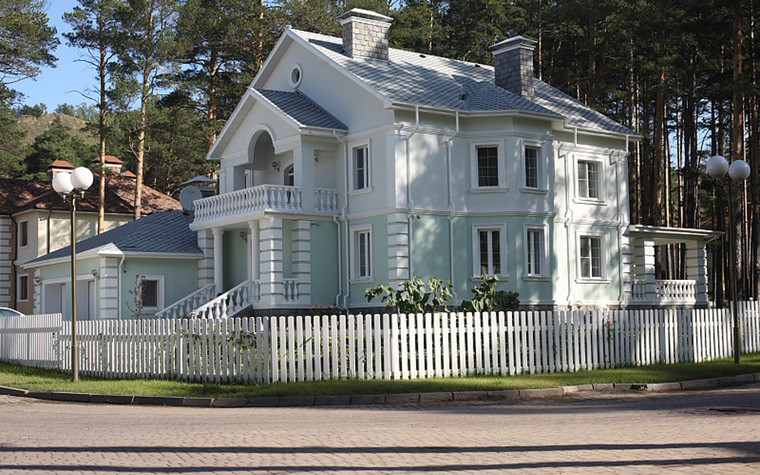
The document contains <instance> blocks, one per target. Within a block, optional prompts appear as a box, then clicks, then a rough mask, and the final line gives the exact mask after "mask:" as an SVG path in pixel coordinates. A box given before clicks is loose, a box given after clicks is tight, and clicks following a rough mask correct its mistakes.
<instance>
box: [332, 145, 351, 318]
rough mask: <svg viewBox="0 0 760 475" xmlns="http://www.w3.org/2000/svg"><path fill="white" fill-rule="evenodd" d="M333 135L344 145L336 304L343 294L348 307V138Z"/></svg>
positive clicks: (345, 304) (338, 219)
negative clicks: (344, 268) (344, 251)
mask: <svg viewBox="0 0 760 475" xmlns="http://www.w3.org/2000/svg"><path fill="white" fill-rule="evenodd" d="M332 134H333V137H334V138H335V140H337V141H338V143H340V144H341V145H343V164H344V166H343V206H342V207H341V210H340V218H338V217H337V216H333V222H334V223H335V224H336V225H337V227H338V293H337V294H335V305H340V298H341V295H342V296H343V308H346V309H347V308H348V297H349V295H350V294H351V286H350V285H349V283H348V280H349V268H348V266H349V262H350V260H349V254H348V253H349V252H350V250H349V244H348V243H349V239H348V224H347V222H346V210H347V209H348V187H349V183H348V140H344V139H341V138H340V137H338V134H336V133H335V131H334V130H333V131H332ZM341 223H342V224H343V226H344V227H345V230H342V229H341ZM342 233H345V234H344V235H345V236H346V272H345V274H343V248H342V242H341V234H342ZM344 276H345V278H346V292H345V293H344V292H343V277H344Z"/></svg>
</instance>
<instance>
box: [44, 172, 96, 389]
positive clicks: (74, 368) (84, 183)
mask: <svg viewBox="0 0 760 475" xmlns="http://www.w3.org/2000/svg"><path fill="white" fill-rule="evenodd" d="M92 179H93V177H92V172H91V171H90V170H89V168H85V167H78V168H75V169H74V170H73V171H72V172H58V173H56V174H55V175H54V176H53V189H54V190H55V191H56V193H58V194H59V195H61V197H63V199H64V200H66V201H70V202H71V380H72V381H74V382H76V381H79V354H78V353H79V352H78V349H77V257H76V256H77V236H76V227H77V226H76V222H77V198H84V192H85V191H87V189H88V188H89V187H90V185H92Z"/></svg>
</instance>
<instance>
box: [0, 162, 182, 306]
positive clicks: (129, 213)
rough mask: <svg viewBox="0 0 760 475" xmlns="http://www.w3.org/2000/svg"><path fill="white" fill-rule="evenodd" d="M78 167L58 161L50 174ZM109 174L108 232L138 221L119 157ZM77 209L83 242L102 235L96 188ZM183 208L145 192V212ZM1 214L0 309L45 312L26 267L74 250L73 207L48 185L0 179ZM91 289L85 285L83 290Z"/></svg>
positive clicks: (129, 183)
mask: <svg viewBox="0 0 760 475" xmlns="http://www.w3.org/2000/svg"><path fill="white" fill-rule="evenodd" d="M73 168H74V167H73V166H72V165H71V164H70V163H68V162H66V161H63V160H56V161H55V162H53V163H52V164H51V165H50V167H49V172H50V173H51V174H53V173H58V172H61V171H63V172H69V171H71V170H72V169H73ZM106 170H107V171H106V173H107V185H106V199H105V204H106V210H105V211H106V212H105V229H106V230H110V229H114V228H116V227H118V226H121V225H123V224H125V223H128V222H131V221H132V220H133V219H134V205H133V203H134V190H135V180H134V179H132V178H130V177H129V176H123V175H122V174H121V161H120V160H118V159H117V158H116V157H110V156H109V157H108V160H107V163H106ZM97 182H98V178H97V177H96V181H95V183H96V184H97ZM77 207H78V214H77V227H76V230H77V240H78V241H79V240H81V239H85V238H87V237H90V236H94V235H95V234H97V222H98V192H97V190H96V189H95V187H94V188H93V189H91V190H89V191H88V192H87V193H86V194H85V196H84V198H83V199H82V200H80V201H79V202H78V204H77ZM180 208H181V207H180V204H179V202H178V201H176V200H174V199H173V198H171V197H169V196H167V195H165V194H163V193H159V192H158V191H156V190H153V189H151V188H149V187H145V189H144V191H143V213H145V214H149V213H152V212H154V211H165V210H172V209H180ZM0 210H1V211H0V306H4V307H13V308H15V309H17V310H19V311H21V312H24V313H34V312H40V311H42V309H40V308H35V307H34V302H35V297H36V295H35V294H36V292H38V291H39V285H38V283H36V282H35V280H39V277H38V276H37V275H35V270H34V269H26V268H25V267H24V266H25V264H26V263H28V262H29V261H32V260H33V259H35V258H37V257H40V256H43V255H46V254H48V253H51V252H53V251H56V250H58V249H61V248H65V247H66V246H69V245H70V240H71V228H70V220H71V215H70V207H69V205H68V204H67V203H66V202H65V201H64V200H63V199H61V197H60V196H58V194H57V193H56V192H55V191H53V188H52V186H51V182H50V181H49V180H17V179H7V178H6V179H0ZM91 277H92V276H91ZM91 285H92V283H87V282H84V283H83V290H82V291H83V292H84V291H87V290H88V289H90V287H91ZM90 293H91V296H90V298H88V299H87V302H88V305H87V306H83V310H82V311H83V312H85V311H86V310H87V308H92V307H93V306H94V305H95V300H96V296H95V293H94V291H92V289H90ZM58 311H60V309H59V310H58ZM83 315H84V314H83Z"/></svg>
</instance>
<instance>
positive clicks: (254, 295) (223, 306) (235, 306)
mask: <svg viewBox="0 0 760 475" xmlns="http://www.w3.org/2000/svg"><path fill="white" fill-rule="evenodd" d="M260 298H261V287H260V285H259V282H258V281H255V280H246V281H245V282H242V283H240V284H238V285H237V286H235V287H233V288H231V289H230V290H228V291H227V292H224V293H223V294H220V295H218V296H217V297H216V298H215V299H214V300H212V301H210V302H208V303H206V304H205V305H202V306H200V307H198V308H196V309H195V310H194V311H193V312H192V314H191V315H192V316H193V317H197V318H227V317H229V316H230V315H235V314H236V313H238V312H239V311H241V310H243V309H244V308H246V307H248V306H250V305H252V304H254V303H256V302H258V301H259V299H260Z"/></svg>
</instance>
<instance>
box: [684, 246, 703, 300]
mask: <svg viewBox="0 0 760 475" xmlns="http://www.w3.org/2000/svg"><path fill="white" fill-rule="evenodd" d="M686 277H687V278H688V279H690V280H693V281H695V282H696V289H695V293H696V295H695V297H696V301H697V304H702V305H707V293H708V290H707V249H706V245H705V242H704V241H697V242H693V241H692V242H687V243H686Z"/></svg>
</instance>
